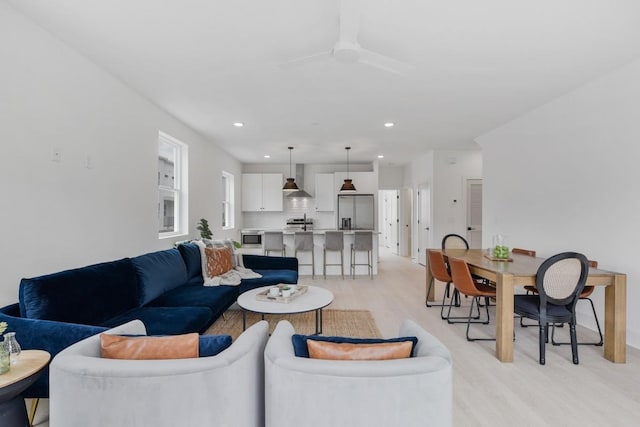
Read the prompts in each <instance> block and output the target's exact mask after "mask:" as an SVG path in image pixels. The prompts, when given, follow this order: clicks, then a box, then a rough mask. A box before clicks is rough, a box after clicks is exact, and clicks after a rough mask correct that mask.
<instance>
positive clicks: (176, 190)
mask: <svg viewBox="0 0 640 427" xmlns="http://www.w3.org/2000/svg"><path fill="white" fill-rule="evenodd" d="M162 144H169V145H170V146H172V147H173V149H174V153H175V159H174V182H173V187H170V186H168V185H163V184H161V182H160V162H159V160H160V147H161V145H162ZM157 158H158V183H157V196H158V197H157V198H158V202H157V208H158V225H157V227H158V239H168V238H172V237H179V236H186V235H187V234H189V200H188V165H189V146H188V145H187V144H185V143H184V142H182V141H180V140H178V139H176V138H174V137H172V136H170V135H168V134H166V133H164V132H158V146H157ZM162 192H169V193H172V194H173V195H174V201H175V202H174V223H173V224H174V226H173V228H174V229H173V230H172V231H160V230H161V218H162V217H161V215H160V209H161V204H160V200H161V198H160V194H161V193H162Z"/></svg>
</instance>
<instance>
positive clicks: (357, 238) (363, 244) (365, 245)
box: [349, 231, 373, 279]
mask: <svg viewBox="0 0 640 427" xmlns="http://www.w3.org/2000/svg"><path fill="white" fill-rule="evenodd" d="M358 252H366V253H367V262H366V263H356V256H357V254H358ZM349 260H350V261H351V278H353V279H355V278H356V266H357V265H366V266H367V268H368V272H369V276H370V277H371V279H373V265H372V262H373V261H372V260H373V232H372V231H354V233H353V243H352V244H351V256H350V257H349Z"/></svg>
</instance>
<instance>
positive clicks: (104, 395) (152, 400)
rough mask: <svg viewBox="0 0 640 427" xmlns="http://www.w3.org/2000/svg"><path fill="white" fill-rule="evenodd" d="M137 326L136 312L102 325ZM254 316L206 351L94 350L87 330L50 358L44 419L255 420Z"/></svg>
mask: <svg viewBox="0 0 640 427" xmlns="http://www.w3.org/2000/svg"><path fill="white" fill-rule="evenodd" d="M107 333H114V334H136V335H138V334H142V335H145V334H146V331H145V328H144V325H143V324H142V322H140V321H139V320H134V321H132V322H129V323H126V324H124V325H122V326H119V327H117V328H114V329H111V330H109V331H107ZM267 336H268V324H267V322H265V321H262V322H259V323H257V324H255V325H253V326H252V327H250V328H249V329H247V330H246V331H245V332H244V333H242V335H240V337H238V338H237V339H236V340H235V341H234V343H233V344H232V345H231V347H229V348H227V349H226V350H224V351H222V352H221V353H219V354H217V355H215V356H211V357H201V358H197V359H176V360H113V359H102V358H101V357H100V337H99V336H98V335H94V336H92V337H90V338H87V339H85V340H83V341H80V342H78V343H77V344H75V345H73V346H71V347H69V348H67V349H65V350H63V351H62V352H60V353H59V354H58V355H57V356H56V357H55V358H54V360H53V361H52V363H51V371H50V372H51V374H50V375H51V376H50V383H51V385H50V425H51V427H91V426H118V427H134V426H141V427H142V426H181V427H188V426H198V427H200V426H229V427H242V426H247V427H249V426H251V427H253V426H262V425H264V359H263V357H264V356H263V355H264V347H265V344H266V341H267Z"/></svg>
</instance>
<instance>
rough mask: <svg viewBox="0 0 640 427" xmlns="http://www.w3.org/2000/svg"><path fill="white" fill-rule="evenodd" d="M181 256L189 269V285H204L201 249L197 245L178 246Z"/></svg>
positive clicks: (185, 244)
mask: <svg viewBox="0 0 640 427" xmlns="http://www.w3.org/2000/svg"><path fill="white" fill-rule="evenodd" d="M178 250H179V251H180V255H182V260H183V261H184V264H185V266H186V268H187V285H202V284H203V283H204V280H203V279H202V266H201V260H200V248H199V247H198V245H196V244H195V243H183V244H181V245H178Z"/></svg>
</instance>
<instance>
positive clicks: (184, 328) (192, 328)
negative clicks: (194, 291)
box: [100, 307, 213, 335]
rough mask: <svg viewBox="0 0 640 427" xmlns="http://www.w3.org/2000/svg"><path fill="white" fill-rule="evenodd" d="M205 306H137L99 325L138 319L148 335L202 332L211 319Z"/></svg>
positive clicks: (111, 326)
mask: <svg viewBox="0 0 640 427" xmlns="http://www.w3.org/2000/svg"><path fill="white" fill-rule="evenodd" d="M212 318H213V313H212V312H211V310H210V309H208V308H207V307H139V308H134V309H133V310H129V311H128V312H126V313H123V314H121V315H119V316H116V317H113V318H111V319H109V320H108V321H106V322H103V323H102V324H101V325H100V326H106V327H108V328H113V327H115V326H118V325H121V324H123V323H127V322H129V321H131V320H135V319H139V320H141V321H142V323H144V326H145V328H146V329H147V334H149V335H178V334H186V333H189V332H204V331H205V330H206V329H207V328H208V327H209V326H210V325H211V322H212V321H213V319H212Z"/></svg>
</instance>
